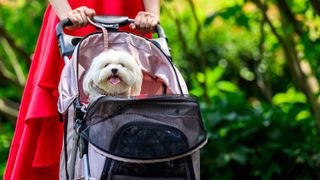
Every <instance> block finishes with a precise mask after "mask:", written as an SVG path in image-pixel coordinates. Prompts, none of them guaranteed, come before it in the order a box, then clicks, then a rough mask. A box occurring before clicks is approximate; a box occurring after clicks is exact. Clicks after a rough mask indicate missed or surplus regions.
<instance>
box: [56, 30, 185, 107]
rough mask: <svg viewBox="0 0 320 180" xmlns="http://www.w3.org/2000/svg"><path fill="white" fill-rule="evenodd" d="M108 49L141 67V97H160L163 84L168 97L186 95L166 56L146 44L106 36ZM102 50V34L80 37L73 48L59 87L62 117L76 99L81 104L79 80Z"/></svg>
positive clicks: (118, 35) (131, 38)
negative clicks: (126, 56) (129, 58)
mask: <svg viewBox="0 0 320 180" xmlns="http://www.w3.org/2000/svg"><path fill="white" fill-rule="evenodd" d="M108 48H109V49H113V50H118V51H125V52H127V53H129V54H131V55H132V56H133V57H134V58H135V59H136V60H138V64H139V65H140V66H141V68H142V70H143V73H144V79H143V84H142V89H141V94H142V95H143V94H146V95H156V94H163V92H164V90H163V84H165V85H166V86H167V87H166V93H168V94H188V89H187V86H186V83H185V81H184V79H183V78H182V76H181V73H180V72H179V71H178V69H177V68H176V67H175V66H174V65H173V64H172V62H171V60H170V58H168V57H167V56H166V54H165V53H164V52H165V51H163V49H161V48H159V47H157V46H156V45H155V44H154V43H152V42H151V41H150V40H148V39H145V38H143V37H140V36H137V35H134V34H131V33H127V32H109V33H108ZM103 50H104V38H103V34H102V33H100V32H96V33H93V34H90V35H88V36H86V37H84V38H83V39H82V40H81V41H80V43H79V44H78V45H77V46H76V48H75V50H74V52H73V55H72V57H71V60H70V61H69V62H67V63H66V65H65V67H64V69H63V72H62V75H61V79H60V84H59V93H60V95H59V99H58V110H59V112H60V113H64V112H65V111H66V110H67V108H68V107H69V106H70V105H71V104H72V102H73V101H74V100H75V99H76V98H77V97H80V101H81V102H83V103H85V102H86V101H87V96H86V95H85V94H84V93H83V89H82V80H83V75H84V74H85V72H86V70H87V69H88V68H89V67H90V64H91V62H92V59H93V58H94V57H96V56H97V55H99V54H100V53H101V52H102V51H103Z"/></svg>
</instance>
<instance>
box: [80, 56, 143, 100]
mask: <svg viewBox="0 0 320 180" xmlns="http://www.w3.org/2000/svg"><path fill="white" fill-rule="evenodd" d="M111 69H117V72H116V73H115V74H114V73H112V70H111ZM115 75H116V76H118V77H119V78H120V79H121V81H120V83H118V84H112V83H111V82H110V81H109V79H110V77H112V76H115ZM142 80H143V74H142V70H141V68H140V66H139V65H138V64H137V62H136V61H135V59H134V58H133V56H131V55H130V54H128V53H126V52H121V51H115V50H108V51H104V52H102V53H100V54H99V55H98V56H97V57H95V58H94V59H93V61H92V63H91V66H90V68H89V70H88V71H87V73H86V75H85V77H84V80H83V90H84V92H85V93H86V94H87V95H88V96H89V99H92V98H94V96H97V95H99V94H102V93H101V90H102V91H103V94H105V95H111V96H116V95H124V96H136V95H139V94H140V91H141V85H142ZM97 87H98V88H97Z"/></svg>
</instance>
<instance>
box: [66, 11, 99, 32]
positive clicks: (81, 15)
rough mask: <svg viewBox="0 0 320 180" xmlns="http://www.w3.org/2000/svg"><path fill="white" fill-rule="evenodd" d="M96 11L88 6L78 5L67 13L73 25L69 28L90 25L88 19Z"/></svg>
mask: <svg viewBox="0 0 320 180" xmlns="http://www.w3.org/2000/svg"><path fill="white" fill-rule="evenodd" d="M95 14H96V12H95V11H94V10H93V9H90V8H88V7H86V6H81V7H78V8H76V9H74V10H72V11H70V12H68V13H67V18H68V19H69V20H70V21H71V22H72V24H73V26H69V27H68V29H76V28H81V27H84V26H86V25H88V23H89V22H88V19H87V17H89V18H92V17H93V16H94V15H95Z"/></svg>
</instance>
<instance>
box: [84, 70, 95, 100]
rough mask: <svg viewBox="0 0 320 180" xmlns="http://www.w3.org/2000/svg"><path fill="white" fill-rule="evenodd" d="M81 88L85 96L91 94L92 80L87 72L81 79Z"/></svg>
mask: <svg viewBox="0 0 320 180" xmlns="http://www.w3.org/2000/svg"><path fill="white" fill-rule="evenodd" d="M82 88H83V91H84V93H85V94H86V95H88V96H89V95H90V93H92V92H93V90H94V89H93V80H92V77H91V75H90V72H87V73H86V74H85V76H84V78H83V83H82Z"/></svg>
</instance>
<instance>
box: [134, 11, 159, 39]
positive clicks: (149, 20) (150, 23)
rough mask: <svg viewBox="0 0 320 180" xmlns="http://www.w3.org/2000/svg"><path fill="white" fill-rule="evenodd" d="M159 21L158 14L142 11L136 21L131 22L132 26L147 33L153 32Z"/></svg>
mask: <svg viewBox="0 0 320 180" xmlns="http://www.w3.org/2000/svg"><path fill="white" fill-rule="evenodd" d="M158 23H159V17H158V16H157V15H155V14H153V13H150V12H144V11H141V12H139V13H138V15H137V16H136V18H135V19H134V23H132V24H130V28H131V29H134V30H138V31H140V32H141V33H144V34H145V33H150V32H153V31H154V28H155V27H156V25H157V24H158Z"/></svg>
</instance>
